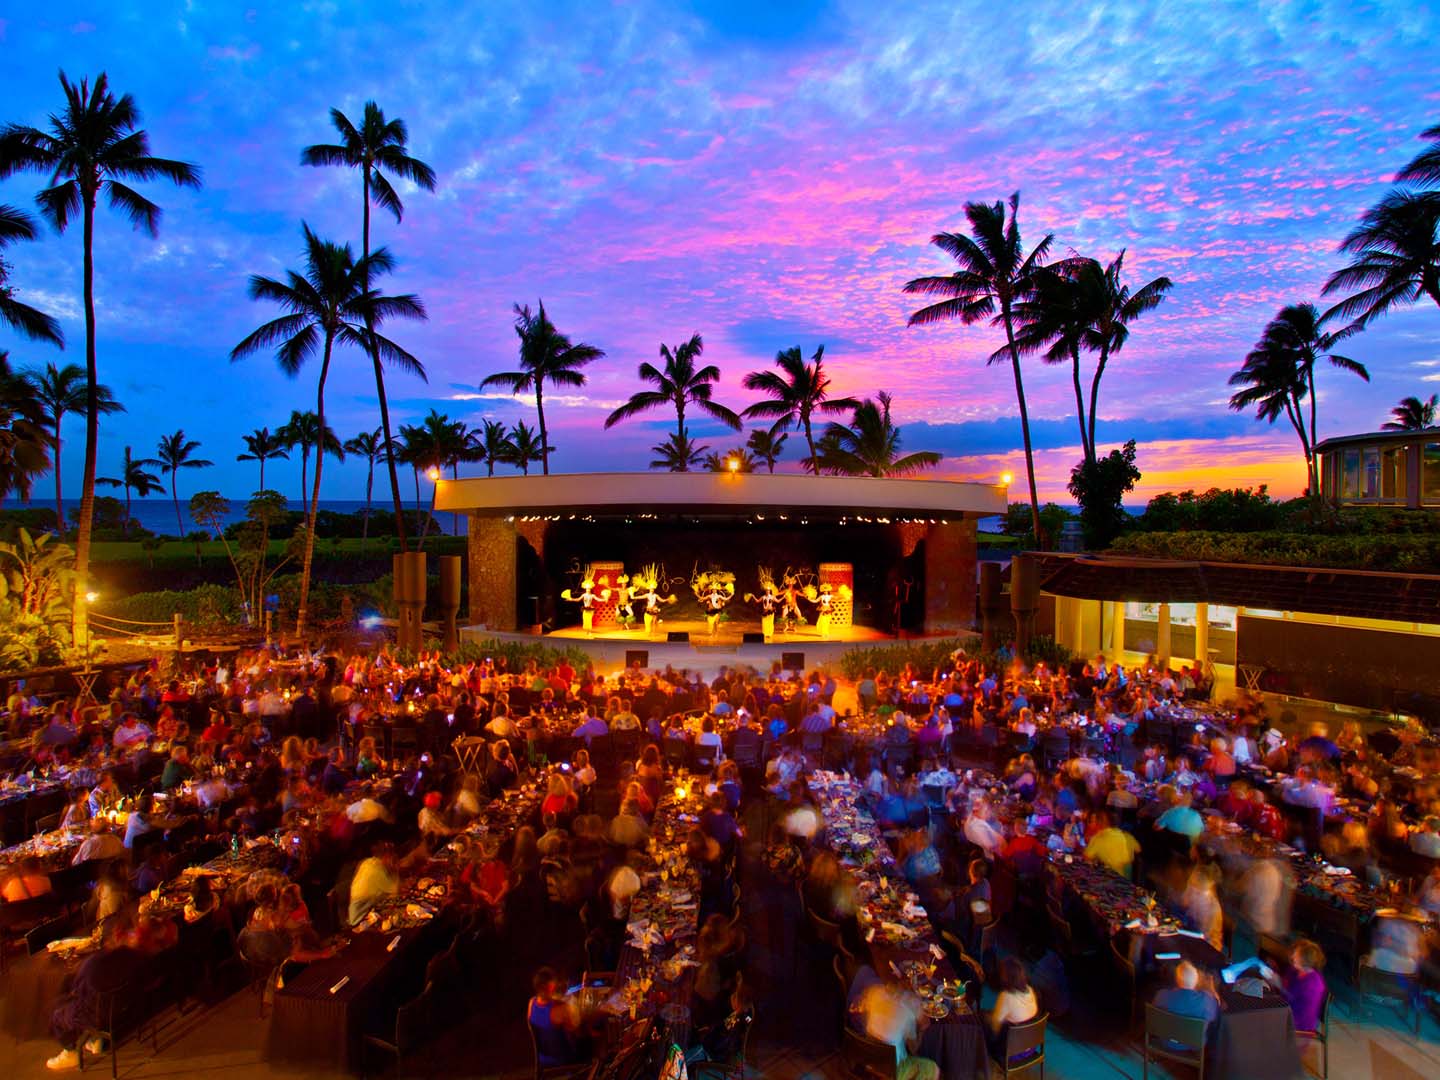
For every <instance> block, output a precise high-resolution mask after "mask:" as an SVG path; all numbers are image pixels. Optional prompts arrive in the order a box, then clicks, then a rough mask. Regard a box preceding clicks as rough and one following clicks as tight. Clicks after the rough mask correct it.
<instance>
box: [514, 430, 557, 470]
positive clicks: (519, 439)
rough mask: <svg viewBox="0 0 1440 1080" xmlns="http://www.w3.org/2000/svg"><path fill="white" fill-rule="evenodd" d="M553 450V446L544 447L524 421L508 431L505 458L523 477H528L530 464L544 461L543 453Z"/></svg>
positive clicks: (537, 435)
mask: <svg viewBox="0 0 1440 1080" xmlns="http://www.w3.org/2000/svg"><path fill="white" fill-rule="evenodd" d="M547 449H549V450H553V449H555V448H554V447H553V446H551V447H548V448H547V447H546V446H545V444H544V443H543V442H541V440H540V436H539V434H537V433H536V431H535V430H534V429H533V428H531V427H530V426H529V425H528V424H526V423H525V421H524V420H521V421H520V422H519V423H518V424H516V425H515V426H514V427H513V428H511V429H510V448H509V450H508V451H507V456H506V458H505V460H506V461H508V462H509V463H510V464H511V465H514V466H515V467H516V468H517V469H519V470H520V471H521V472H522V473H523V474H524V475H526V476H529V475H530V465H531V463H532V462H536V461H544V460H545V453H546V451H547Z"/></svg>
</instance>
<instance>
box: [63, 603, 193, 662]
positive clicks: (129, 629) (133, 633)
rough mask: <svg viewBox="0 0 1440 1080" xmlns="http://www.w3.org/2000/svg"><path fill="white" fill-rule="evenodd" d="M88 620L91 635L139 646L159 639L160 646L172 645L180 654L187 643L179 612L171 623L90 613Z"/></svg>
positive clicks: (183, 622)
mask: <svg viewBox="0 0 1440 1080" xmlns="http://www.w3.org/2000/svg"><path fill="white" fill-rule="evenodd" d="M86 619H87V620H88V622H89V625H90V627H91V633H95V632H97V631H98V632H99V633H101V634H103V635H104V636H106V637H119V638H124V639H125V640H128V641H133V642H135V643H137V644H141V643H148V642H150V641H154V640H155V639H159V642H158V643H160V644H166V643H168V644H171V645H173V646H174V648H175V651H176V652H179V651H180V648H181V646H182V645H183V644H184V642H185V617H184V616H183V615H181V614H180V613H179V612H178V611H177V612H176V613H175V616H174V618H172V619H171V620H170V621H169V622H145V621H141V620H139V619H122V618H120V617H119V616H117V615H104V614H101V613H100V612H97V611H90V612H88V613H87V614H86Z"/></svg>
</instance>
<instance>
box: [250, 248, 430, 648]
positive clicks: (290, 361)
mask: <svg viewBox="0 0 1440 1080" xmlns="http://www.w3.org/2000/svg"><path fill="white" fill-rule="evenodd" d="M304 234H305V271H304V273H297V272H296V271H294V270H291V271H289V272H288V273H287V275H286V278H285V280H284V281H278V280H276V279H275V278H270V277H265V276H263V275H261V274H255V275H253V276H252V277H251V278H250V287H249V292H250V298H251V299H252V300H268V301H270V302H272V303H274V304H278V305H279V306H280V307H281V308H282V309H283V310H284V312H285V314H284V315H281V316H280V317H279V318H278V319H272V320H271V321H270V322H267V323H265V324H264V325H263V326H261V327H260V328H259V329H257V330H255V331H254V332H253V333H251V334H250V335H249V336H248V337H246V338H245V340H243V341H241V342H240V344H238V345H236V346H235V348H234V349H232V350H231V351H230V359H231V360H232V361H234V360H239V359H241V358H242V357H245V356H249V355H251V354H253V353H256V352H260V351H261V350H263V349H269V348H272V347H273V348H274V349H275V357H276V359H277V360H278V361H279V362H280V370H281V371H283V372H285V374H287V375H289V376H291V377H292V378H293V377H294V376H296V375H298V374H299V373H300V369H301V367H303V366H304V364H305V361H306V360H308V359H310V358H311V357H313V356H315V355H316V354H317V353H318V354H319V357H320V376H319V378H318V379H317V380H316V384H315V412H314V413H313V414H305V415H307V416H311V415H313V416H314V418H315V422H314V427H313V429H312V431H308V432H305V433H303V434H304V435H306V436H308V435H310V434H312V433H313V434H314V436H315V438H314V440H313V441H312V442H310V443H309V445H314V446H316V447H318V448H319V449H318V452H317V453H316V455H315V488H314V493H313V495H312V496H310V499H309V505H308V507H307V509H306V515H305V528H306V536H305V554H304V557H303V560H302V562H301V568H300V602H299V605H298V610H297V612H296V627H295V633H296V634H297V635H302V636H303V635H304V633H305V619H306V614H307V605H308V602H309V598H310V570H311V565H312V563H313V561H314V554H315V515H316V513H317V512H318V510H319V507H320V475H321V473H322V472H323V470H324V465H325V452H326V451H327V450H331V449H332V446H333V453H334V454H335V456H336V457H337V458H338V459H339V460H341V461H344V460H345V450H344V448H343V447H342V446H341V444H340V440H339V439H338V438H337V437H336V435H335V433H334V431H332V430H331V428H330V425H329V424H328V423H327V422H326V420H325V383H326V380H327V378H328V377H329V374H330V358H331V355H332V353H333V351H334V347H335V345H336V344H337V343H338V344H349V345H354V346H356V347H358V348H361V349H367V350H368V351H369V352H370V354H371V355H372V356H376V357H381V358H383V359H384V360H386V361H388V362H389V363H392V364H398V365H400V366H401V367H404V368H407V369H409V370H411V371H415V370H418V369H419V368H420V361H418V360H416V359H415V357H413V356H412V355H410V353H408V352H406V351H405V350H404V349H402V348H401V347H400V346H399V345H396V344H395V343H394V342H393V341H391V340H390V339H389V338H386V337H383V336H382V335H381V334H380V333H379V331H378V329H377V328H378V327H381V326H384V324H385V323H386V322H387V321H388V320H389V319H392V318H403V319H423V318H425V306H424V305H423V304H421V303H420V300H419V298H417V297H415V296H413V295H410V294H405V295H402V296H381V295H380V294H378V293H377V292H376V291H375V290H374V289H373V288H371V284H372V282H373V281H374V279H375V278H377V277H379V276H380V275H382V274H386V273H389V272H390V270H391V269H393V267H394V260H392V259H391V258H390V253H389V252H388V251H386V250H385V249H384V248H380V249H379V250H377V251H375V252H374V253H373V254H371V255H370V256H369V257H368V258H365V259H362V260H360V262H358V263H357V262H356V261H355V256H354V255H353V254H352V253H351V251H350V245H349V244H336V243H333V242H331V241H328V240H321V239H320V238H319V237H318V236H316V235H315V234H314V233H312V232H311V231H310V227H309V226H308V225H307V226H304ZM293 420H294V418H293V416H292V423H293ZM322 432H323V433H324V437H323V445H322V438H321V433H322ZM290 434H291V435H292V436H296V437H297V441H300V442H301V447H302V449H301V453H302V455H303V454H305V447H306V445H307V444H306V442H305V440H304V439H302V438H300V437H299V436H301V434H302V433H300V432H294V431H292V432H291V433H290ZM302 483H303V481H302ZM303 497H304V494H303V492H302V498H303Z"/></svg>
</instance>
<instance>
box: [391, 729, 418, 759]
mask: <svg viewBox="0 0 1440 1080" xmlns="http://www.w3.org/2000/svg"><path fill="white" fill-rule="evenodd" d="M419 749H420V730H419V728H417V727H415V726H414V725H413V724H396V725H395V726H394V727H393V728H391V729H390V756H391V757H397V758H398V757H404V756H405V755H406V754H408V753H414V752H415V751H417V750H419Z"/></svg>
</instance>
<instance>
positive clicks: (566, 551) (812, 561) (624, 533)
mask: <svg viewBox="0 0 1440 1080" xmlns="http://www.w3.org/2000/svg"><path fill="white" fill-rule="evenodd" d="M605 561H611V562H623V563H624V564H625V570H626V572H627V573H632V574H633V573H634V572H635V570H637V569H638V568H640V567H642V566H645V565H647V564H648V563H652V562H653V563H659V564H660V565H661V566H662V567H663V569H664V572H665V574H666V575H667V576H668V577H669V578H670V579H671V585H670V587H671V588H672V589H673V591H674V593H675V596H676V597H677V598H678V602H677V603H676V604H675V605H674V606H672V607H669V608H667V609H666V615H667V616H668V617H670V618H682V619H698V618H703V617H704V616H703V613H702V612H701V610H700V605H699V604H698V603H697V602H696V601H695V594H694V593H693V592H691V591H690V584H689V583H690V576H691V574H692V573H693V572H694V571H695V569H696V568H697V567H698V568H699V569H701V570H708V569H714V570H729V571H731V572H733V573H734V574H735V593H736V598H735V600H734V601H732V602H731V604H730V606H729V607H728V608H727V609H726V610H727V612H728V614H729V616H730V619H731V620H733V621H741V622H755V623H757V624H758V623H759V621H760V612H759V609H758V608H757V607H755V606H754V605H751V604H746V603H745V602H744V600H743V597H744V594H745V593H747V592H752V593H754V592H758V591H759V579H758V576H757V574H756V568H757V567H759V566H768V567H770V568H771V570H773V571H774V572H775V574H776V576H777V579H778V577H779V575H780V574H782V573H783V572H784V571H785V568H786V567H790V568H791V569H794V570H797V571H805V572H808V573H810V574H812V575H813V574H814V573H815V571H816V569H817V568H818V567H819V565H820V564H821V563H822V562H848V563H851V564H852V565H853V566H854V567H855V622H856V623H858V624H861V625H864V626H871V627H876V628H880V629H887V630H893V629H894V628H895V622H896V598H897V585H898V589H899V594H900V598H901V604H900V609H899V619H900V624H901V625H902V626H903V627H905V628H906V629H918V628H919V627H920V626H921V625H922V624H923V623H924V619H925V604H924V595H923V591H922V590H923V588H924V584H925V582H924V566H925V561H924V543H923V541H922V542H921V544H919V545H918V546H917V547H916V548H915V551H914V552H913V553H912V554H911V555H910V556H909V557H908V558H905V557H903V556H902V555H901V540H900V534H899V530H898V529H897V528H896V527H894V526H890V525H834V524H824V525H821V524H816V525H808V526H806V525H796V524H794V522H793V520H792V521H791V522H789V523H787V522H781V521H776V520H774V519H771V520H767V521H763V522H721V523H699V524H697V523H694V522H693V521H688V520H687V521H681V522H676V521H674V520H673V519H668V520H661V521H636V522H633V523H622V522H580V521H556V522H551V523H550V526H549V529H548V530H547V532H546V535H545V543H544V558H543V560H542V559H541V558H539V557H538V556H537V555H536V553H535V551H534V549H533V548H531V547H530V545H529V543H527V542H526V541H525V540H524V539H523V538H522V539H521V541H520V560H519V567H518V574H517V586H518V588H519V601H520V617H521V621H522V622H524V621H525V618H526V612H527V610H530V607H527V604H528V605H533V603H534V601H530V600H528V599H527V598H528V597H536V598H538V602H539V605H540V614H541V618H542V619H543V620H544V621H545V622H546V623H547V624H549V625H551V626H567V625H570V624H572V623H578V622H579V621H580V614H579V608H578V607H577V606H576V605H574V604H570V603H567V602H565V601H564V600H561V599H560V591H561V590H562V589H565V588H575V587H577V583H578V581H579V571H580V567H582V566H583V565H585V564H586V563H591V562H605ZM907 581H908V582H909V583H910V584H909V588H908V589H907V588H906V582H907ZM803 610H804V611H805V614H806V617H807V618H809V617H812V608H811V606H810V605H805V606H804V608H803Z"/></svg>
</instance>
